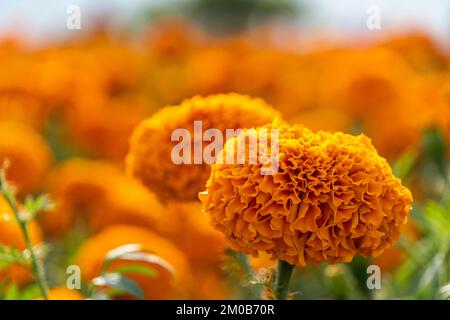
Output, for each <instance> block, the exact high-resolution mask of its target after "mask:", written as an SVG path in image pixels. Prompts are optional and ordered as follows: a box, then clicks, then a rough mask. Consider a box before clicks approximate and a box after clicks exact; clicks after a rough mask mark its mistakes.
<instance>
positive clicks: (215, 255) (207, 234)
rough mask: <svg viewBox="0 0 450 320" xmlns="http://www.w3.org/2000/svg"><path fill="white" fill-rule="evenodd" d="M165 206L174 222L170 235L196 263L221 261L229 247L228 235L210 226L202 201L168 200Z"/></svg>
mask: <svg viewBox="0 0 450 320" xmlns="http://www.w3.org/2000/svg"><path fill="white" fill-rule="evenodd" d="M165 209H166V214H167V215H170V217H171V218H170V219H171V225H172V230H171V231H170V232H169V233H168V234H167V237H168V238H169V239H170V240H171V241H172V242H173V243H174V244H176V245H177V246H178V247H179V248H180V249H182V251H183V253H184V254H185V255H186V256H187V257H188V258H189V260H190V261H191V263H192V265H193V266H194V267H195V266H198V265H209V266H212V265H215V264H218V263H220V262H221V260H222V257H223V253H224V252H225V248H226V247H227V243H226V240H225V237H224V236H223V234H222V233H221V232H219V231H217V230H216V229H214V228H213V227H212V226H211V224H210V223H209V221H208V217H207V216H206V215H204V214H203V213H202V208H201V203H200V202H199V201H195V202H169V203H167V205H166V207H165Z"/></svg>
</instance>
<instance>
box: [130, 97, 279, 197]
mask: <svg viewBox="0 0 450 320" xmlns="http://www.w3.org/2000/svg"><path fill="white" fill-rule="evenodd" d="M277 117H279V114H278V113H277V112H276V111H275V110H274V109H272V107H270V106H269V105H267V104H266V103H265V102H264V101H263V100H260V99H252V98H250V97H247V96H242V95H238V94H221V95H213V96H209V97H206V98H202V97H199V96H197V97H194V98H192V99H188V100H185V101H184V102H183V103H182V104H181V105H179V106H168V107H166V108H164V109H162V110H160V111H159V112H157V113H155V114H154V115H153V116H152V117H151V118H149V119H147V120H145V121H143V122H142V123H141V124H140V125H139V127H138V128H137V129H136V130H135V132H134V133H133V136H132V138H131V142H130V152H129V154H128V156H127V159H126V165H127V172H128V174H129V175H130V176H133V177H136V178H137V179H138V180H140V181H141V182H142V183H143V184H144V185H145V186H147V187H148V188H149V189H150V190H152V191H154V192H155V193H156V194H157V195H158V196H159V197H161V198H162V199H164V200H186V201H189V200H195V199H196V197H197V196H196V195H197V193H198V192H199V191H200V190H201V189H203V187H204V184H205V182H206V180H207V179H208V176H209V167H208V165H207V164H206V163H205V162H204V161H203V160H202V163H201V164H193V163H194V162H193V161H192V164H181V165H177V164H175V163H174V162H173V160H172V159H171V155H172V150H173V148H174V147H175V146H176V145H177V142H176V141H171V136H172V133H173V132H174V131H175V130H177V129H184V130H188V132H189V133H190V136H191V141H190V143H189V145H190V146H191V152H192V157H191V159H193V155H194V138H195V139H198V140H202V146H203V148H204V147H206V146H207V145H208V144H209V143H208V142H204V141H203V137H198V136H197V137H194V121H201V124H202V130H203V132H204V131H206V130H208V129H218V130H220V131H221V132H222V136H223V137H224V139H225V137H226V134H225V131H226V129H232V130H235V129H243V128H251V127H254V126H259V125H263V124H265V123H269V122H272V120H273V119H274V118H277ZM202 150H203V149H202ZM202 156H203V152H202Z"/></svg>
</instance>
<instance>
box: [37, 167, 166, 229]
mask: <svg viewBox="0 0 450 320" xmlns="http://www.w3.org/2000/svg"><path fill="white" fill-rule="evenodd" d="M45 190H46V191H47V192H48V193H49V194H50V195H51V197H52V198H53V199H54V200H55V201H56V204H57V206H56V208H54V209H53V210H51V211H49V212H45V213H42V214H41V216H40V218H41V222H42V226H43V228H44V230H45V232H46V233H48V234H53V235H58V234H61V233H63V232H65V231H67V229H68V228H69V227H71V226H72V225H73V224H74V223H75V221H76V219H80V218H82V219H84V220H85V221H86V222H87V224H88V226H89V227H90V228H92V229H93V230H98V229H101V228H102V227H104V226H107V225H111V224H123V223H126V224H135V225H141V226H145V227H149V228H154V229H155V230H157V231H161V230H164V229H165V228H169V227H170V226H166V225H167V224H168V223H167V222H168V221H167V219H165V215H164V210H163V208H162V206H161V205H160V204H159V202H158V200H157V198H156V197H155V196H154V195H153V194H152V193H150V192H149V191H148V190H147V189H145V188H144V187H143V186H141V185H140V184H139V183H138V182H136V181H134V180H132V179H130V178H128V177H126V176H125V175H124V174H123V173H122V172H121V171H120V169H119V168H117V167H116V166H115V165H113V164H111V163H109V162H107V161H101V160H84V159H72V160H68V161H66V162H64V163H62V164H61V165H59V166H58V167H56V168H55V169H53V171H51V172H50V173H49V175H48V178H47V181H46V184H45Z"/></svg>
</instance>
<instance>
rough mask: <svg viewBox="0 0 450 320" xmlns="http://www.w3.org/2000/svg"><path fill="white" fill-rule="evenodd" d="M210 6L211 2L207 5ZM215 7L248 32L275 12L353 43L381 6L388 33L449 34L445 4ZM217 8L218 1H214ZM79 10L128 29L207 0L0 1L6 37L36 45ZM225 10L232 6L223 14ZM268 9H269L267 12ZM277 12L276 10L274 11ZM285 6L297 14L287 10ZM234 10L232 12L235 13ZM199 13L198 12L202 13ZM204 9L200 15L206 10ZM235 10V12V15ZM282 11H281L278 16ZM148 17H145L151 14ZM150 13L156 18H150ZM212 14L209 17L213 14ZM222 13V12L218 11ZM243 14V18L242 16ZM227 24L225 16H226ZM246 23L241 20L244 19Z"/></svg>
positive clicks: (377, 0) (61, 31)
mask: <svg viewBox="0 0 450 320" xmlns="http://www.w3.org/2000/svg"><path fill="white" fill-rule="evenodd" d="M203 2H204V3H207V2H208V1H203ZM219 2H221V3H224V4H221V5H219V6H217V7H216V8H212V7H211V8H208V9H204V12H203V13H201V12H198V14H203V15H206V11H207V10H220V12H221V13H223V14H228V15H231V14H232V12H238V14H236V15H235V18H237V17H239V16H240V15H241V16H246V17H247V18H248V20H245V21H243V22H242V23H243V24H244V25H245V26H246V27H247V26H248V25H251V24H252V22H254V21H253V20H254V19H253V18H255V16H257V15H258V14H259V13H261V11H264V10H268V11H270V10H273V11H272V13H271V14H273V15H274V16H277V15H280V13H281V16H285V15H286V14H287V15H289V16H291V18H292V22H293V23H295V24H296V25H298V26H301V27H302V28H305V29H311V30H315V31H321V32H326V33H327V34H330V33H331V34H333V35H335V36H339V37H343V38H349V37H352V36H354V35H355V34H359V35H361V34H363V35H365V36H373V34H372V32H370V31H369V30H367V28H365V25H366V18H367V14H366V10H367V8H368V7H369V6H372V5H376V6H379V8H380V10H381V11H382V20H383V21H382V23H383V33H384V34H386V33H398V32H401V31H403V30H411V29H420V30H421V31H423V32H426V33H427V34H429V35H430V36H433V37H436V38H438V39H442V40H445V39H447V38H448V36H449V32H450V22H449V19H448V17H449V15H450V4H449V3H448V1H445V0H430V1H426V2H424V1H420V0H410V1H406V0H393V1H389V0H361V1H358V0H346V1H345V2H344V3H338V2H336V1H333V0H321V1H314V0H290V1H285V0H283V1H280V2H273V1H266V0H263V1H259V4H257V3H258V1H245V0H243V1H229V2H228V3H227V2H226V1H219ZM211 3H213V1H211ZM71 4H75V5H79V6H80V8H81V10H82V14H83V25H84V27H83V28H85V27H87V28H89V27H92V26H95V25H97V24H98V19H99V18H107V19H108V21H109V22H110V23H112V24H113V25H116V26H121V27H129V26H130V25H133V26H134V25H135V24H136V23H141V22H142V20H144V21H149V20H151V19H152V18H155V16H157V15H158V14H164V13H168V12H171V11H172V12H176V13H181V14H183V13H185V14H189V13H188V11H191V10H188V7H190V8H191V9H193V10H194V11H195V6H201V5H202V1H182V0H178V1H177V0H168V1H164V0H130V1H120V0H110V1H108V0H98V1H88V0H72V1H69V0H63V1H58V2H56V1H52V0H42V1H39V3H37V2H36V1H32V0H20V1H14V2H11V1H7V0H2V1H0V30H1V34H3V35H4V34H8V33H10V32H22V33H24V34H26V36H27V37H29V38H30V39H33V40H36V41H46V40H47V41H48V39H49V38H52V39H53V38H54V37H64V36H69V34H70V33H69V34H68V30H67V29H66V28H65V25H66V10H67V6H68V5H71ZM220 6H225V7H228V10H229V11H228V13H225V12H227V11H226V9H225V10H222V8H221V7H220ZM264 6H266V7H267V8H266V9H264V8H263V7H264ZM271 6H272V7H275V8H271ZM283 7H284V8H285V9H286V8H292V7H295V8H296V10H290V9H289V10H284V9H283ZM205 8H206V7H205ZM231 8H233V9H231ZM197 10H198V8H197ZM201 10H202V9H200V10H198V11H201ZM233 10H234V11H233ZM277 10H281V11H277ZM147 12H148V13H149V14H146V13H147ZM150 12H151V13H150ZM212 12H213V11H211V12H210V13H212ZM218 12H219V11H218ZM239 12H240V13H241V14H239ZM224 19H225V17H224ZM239 19H242V17H239Z"/></svg>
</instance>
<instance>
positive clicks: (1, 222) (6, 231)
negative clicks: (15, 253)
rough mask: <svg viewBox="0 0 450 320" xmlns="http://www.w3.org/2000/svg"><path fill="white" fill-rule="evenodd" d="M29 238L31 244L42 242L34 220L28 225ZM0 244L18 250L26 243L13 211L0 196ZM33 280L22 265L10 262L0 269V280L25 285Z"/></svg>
mask: <svg viewBox="0 0 450 320" xmlns="http://www.w3.org/2000/svg"><path fill="white" fill-rule="evenodd" d="M28 228H29V235H30V240H31V243H32V244H33V245H37V244H39V243H41V242H42V232H41V229H40V227H39V225H38V224H37V223H36V221H31V222H30V223H29V225H28ZM0 245H3V246H8V247H11V248H15V249H18V250H21V251H22V250H25V249H26V244H25V240H24V238H23V234H22V232H21V230H20V227H19V224H18V223H17V221H16V218H15V216H14V213H13V211H12V210H11V208H10V206H9V204H8V203H7V202H6V200H5V199H4V198H3V197H0ZM32 280H33V275H32V274H31V272H30V271H29V270H28V269H27V268H26V267H24V266H21V265H18V264H12V265H10V266H8V267H6V268H5V269H2V270H0V281H6V282H9V281H11V282H14V283H17V284H19V285H25V284H27V283H28V282H30V281H32Z"/></svg>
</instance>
